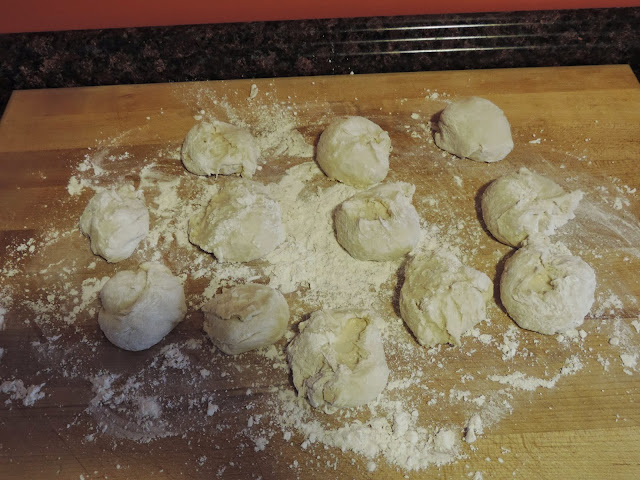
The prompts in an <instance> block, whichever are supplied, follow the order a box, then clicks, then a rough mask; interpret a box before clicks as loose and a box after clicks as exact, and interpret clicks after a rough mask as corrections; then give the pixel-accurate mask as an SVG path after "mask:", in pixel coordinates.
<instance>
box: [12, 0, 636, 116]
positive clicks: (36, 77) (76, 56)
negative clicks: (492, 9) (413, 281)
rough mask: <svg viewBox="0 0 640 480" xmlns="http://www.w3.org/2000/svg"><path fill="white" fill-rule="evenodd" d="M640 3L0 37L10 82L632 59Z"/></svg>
mask: <svg viewBox="0 0 640 480" xmlns="http://www.w3.org/2000/svg"><path fill="white" fill-rule="evenodd" d="M638 25H640V7H636V8H611V9H584V10H559V11H537V12H508V13H486V14H460V15H428V16H411V17H407V16H405V17H373V18H354V19H329V20H300V21H281V22H255V23H234V24H213V25H190V26H173V27H147V28H127V29H111V30H81V31H66V32H44V33H23V34H5V35H0V52H2V56H1V59H0V112H1V111H3V110H4V107H5V105H6V103H7V101H8V99H9V96H10V95H11V91H12V90H16V89H30V88H55V87H76V86H89V85H115V84H131V83H156V82H180V81H192V80H219V79H235V78H260V77H285V76H303V75H326V74H348V73H351V72H354V73H387V72H408V71H422V70H459V69H479V68H509V67H534V66H558V65H597V64H621V63H622V64H630V65H631V67H632V68H633V70H634V72H635V73H636V76H639V74H640V29H639V28H638Z"/></svg>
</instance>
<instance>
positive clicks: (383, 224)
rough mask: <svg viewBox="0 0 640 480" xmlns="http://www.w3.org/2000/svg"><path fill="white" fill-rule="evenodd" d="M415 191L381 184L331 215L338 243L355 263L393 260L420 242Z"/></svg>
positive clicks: (354, 198) (394, 184) (358, 194)
mask: <svg viewBox="0 0 640 480" xmlns="http://www.w3.org/2000/svg"><path fill="white" fill-rule="evenodd" d="M415 189H416V188H415V187H414V186H413V185H410V184H408V183H404V182H396V183H385V184H382V185H377V186H375V187H372V188H370V189H369V190H365V191H364V192H360V193H357V194H356V195H354V196H353V197H351V198H349V199H347V200H345V201H344V202H343V203H341V204H340V205H339V206H338V208H337V210H336V214H335V226H336V237H337V239H338V243H340V245H342V247H343V248H344V249H345V250H346V251H347V252H349V254H350V255H351V256H352V257H353V258H357V259H358V260H376V261H384V260H394V259H396V258H399V257H401V256H402V255H404V254H406V253H408V252H410V251H411V250H412V249H413V247H415V246H416V244H417V243H418V240H420V218H419V217H418V212H416V209H415V208H414V206H413V205H412V204H411V199H412V198H413V193H414V192H415Z"/></svg>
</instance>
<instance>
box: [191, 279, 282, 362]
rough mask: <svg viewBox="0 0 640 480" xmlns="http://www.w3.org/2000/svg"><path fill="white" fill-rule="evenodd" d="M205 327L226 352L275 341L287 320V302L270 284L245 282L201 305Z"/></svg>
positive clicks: (254, 348) (244, 350) (235, 353)
mask: <svg viewBox="0 0 640 480" xmlns="http://www.w3.org/2000/svg"><path fill="white" fill-rule="evenodd" d="M202 310H203V311H204V331H205V332H207V335H209V338H211V341H212V342H213V344H214V345H215V346H216V347H218V348H219V349H220V350H222V351H223V352H224V353H227V354H229V355H237V354H238V353H243V352H248V351H249V350H256V349H258V348H262V347H266V346H269V345H272V344H274V343H275V342H277V341H278V340H280V338H282V336H283V335H284V332H285V330H286V329H287V325H288V323H289V305H287V301H286V300H285V299H284V297H283V296H282V294H281V293H280V292H279V291H278V290H276V289H274V288H271V287H268V286H266V285H258V284H246V285H239V286H237V287H233V288H231V289H229V290H226V291H224V292H222V293H220V294H218V295H216V296H214V297H213V298H212V299H211V301H210V302H209V303H207V304H206V305H205V306H204V307H203V309H202Z"/></svg>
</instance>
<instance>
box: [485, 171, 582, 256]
mask: <svg viewBox="0 0 640 480" xmlns="http://www.w3.org/2000/svg"><path fill="white" fill-rule="evenodd" d="M582 196H583V193H582V192H581V191H579V190H578V191H575V192H571V193H569V192H567V191H565V190H564V189H563V188H562V187H561V186H560V185H558V184H557V183H555V182H554V181H553V180H551V179H549V178H546V177H543V176H542V175H538V174H537V173H533V172H531V171H529V170H528V169H526V168H524V167H523V168H521V169H520V170H519V171H517V172H514V173H509V174H507V175H504V176H502V177H500V178H498V179H497V180H494V181H493V182H491V184H490V185H489V186H488V187H487V189H486V190H485V191H484V193H483V194H482V200H481V203H482V218H483V219H484V223H485V224H486V226H487V228H488V229H489V231H490V232H491V234H492V235H493V236H494V237H495V238H496V239H497V240H498V241H500V242H502V243H504V244H507V245H512V246H514V247H517V246H518V245H520V244H521V243H522V242H523V241H524V240H525V239H526V238H528V237H530V236H532V235H537V234H542V235H545V236H546V235H551V234H553V233H554V232H555V231H556V229H557V228H559V227H561V226H563V225H564V224H565V223H567V222H568V221H569V220H571V219H572V218H574V217H575V215H574V213H573V212H574V211H575V209H576V207H577V206H578V203H580V200H581V199H582Z"/></svg>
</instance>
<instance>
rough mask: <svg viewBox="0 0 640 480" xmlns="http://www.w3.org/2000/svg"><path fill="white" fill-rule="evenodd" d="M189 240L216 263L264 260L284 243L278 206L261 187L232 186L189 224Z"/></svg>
mask: <svg viewBox="0 0 640 480" xmlns="http://www.w3.org/2000/svg"><path fill="white" fill-rule="evenodd" d="M189 240H190V241H191V243H194V244H196V245H198V246H199V247H200V248H202V249H203V250H204V251H206V252H210V253H213V254H214V255H215V257H216V258H217V259H218V261H219V262H249V261H251V260H255V259H257V258H261V257H264V256H265V255H267V254H268V253H270V252H271V251H273V250H274V249H275V248H276V247H277V246H278V245H280V243H282V241H283V240H284V227H283V226H282V212H281V210H280V205H279V204H278V202H276V201H275V200H274V199H273V198H271V196H270V195H269V192H268V190H267V188H266V187H265V186H264V185H262V184H260V183H257V182H254V181H251V180H237V181H234V182H231V183H229V184H227V185H226V186H225V187H224V188H223V189H222V190H220V191H219V192H218V193H217V194H216V195H214V196H213V198H212V199H211V201H210V202H209V204H208V205H207V208H206V209H205V210H204V211H202V212H201V213H199V214H196V215H194V216H193V217H192V218H191V219H190V220H189Z"/></svg>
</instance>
